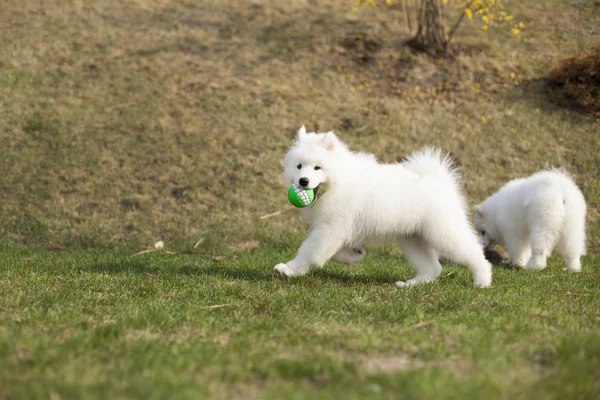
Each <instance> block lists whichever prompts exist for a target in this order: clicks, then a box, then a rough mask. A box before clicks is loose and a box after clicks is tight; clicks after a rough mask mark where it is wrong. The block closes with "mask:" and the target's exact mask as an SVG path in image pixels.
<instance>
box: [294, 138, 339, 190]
mask: <svg viewBox="0 0 600 400" xmlns="http://www.w3.org/2000/svg"><path fill="white" fill-rule="evenodd" d="M343 148H344V144H343V143H342V142H340V141H339V140H338V138H337V136H336V135H335V134H334V133H333V132H327V133H314V132H310V133H307V132H306V129H305V128H304V126H302V128H300V130H298V134H297V136H296V139H295V140H294V143H293V144H292V147H291V148H290V150H289V151H288V153H287V154H286V156H285V158H284V159H283V163H284V171H283V175H284V177H285V180H286V182H287V183H288V184H290V185H292V184H296V185H298V186H300V187H302V188H306V189H315V190H316V191H317V193H315V194H318V191H319V190H320V189H321V185H327V184H331V183H332V182H333V180H334V172H335V170H334V167H335V162H336V157H337V154H338V153H339V152H340V151H342V150H343Z"/></svg>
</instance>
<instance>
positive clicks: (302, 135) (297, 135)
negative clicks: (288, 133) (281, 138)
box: [296, 125, 306, 141]
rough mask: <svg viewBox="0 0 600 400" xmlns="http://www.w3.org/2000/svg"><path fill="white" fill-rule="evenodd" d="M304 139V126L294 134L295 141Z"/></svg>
mask: <svg viewBox="0 0 600 400" xmlns="http://www.w3.org/2000/svg"><path fill="white" fill-rule="evenodd" d="M304 137H306V128H305V127H304V125H302V127H301V128H300V129H298V133H297V134H296V140H297V141H301V140H302V139H304Z"/></svg>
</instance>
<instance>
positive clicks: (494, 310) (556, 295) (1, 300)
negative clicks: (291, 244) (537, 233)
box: [0, 244, 600, 399]
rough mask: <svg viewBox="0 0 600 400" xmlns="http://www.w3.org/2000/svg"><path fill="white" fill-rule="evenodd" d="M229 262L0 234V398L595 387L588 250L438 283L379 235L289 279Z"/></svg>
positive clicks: (265, 252)
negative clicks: (580, 259)
mask: <svg viewBox="0 0 600 400" xmlns="http://www.w3.org/2000/svg"><path fill="white" fill-rule="evenodd" d="M287 247H288V246H281V245H277V244H273V245H269V246H266V247H263V248H256V249H253V250H248V251H242V252H237V253H236V255H237V258H236V259H235V260H232V261H231V260H230V261H227V262H225V261H215V260H213V259H212V257H211V256H209V255H202V254H178V255H170V254H166V253H164V252H160V253H150V254H143V255H139V256H132V255H131V254H130V253H127V252H123V251H117V252H72V253H71V252H49V251H47V250H39V249H37V250H36V249H32V248H24V247H18V246H3V248H2V254H3V257H2V260H1V261H0V321H2V322H0V359H2V368H1V369H0V397H2V398H11V399H16V398H22V399H34V398H63V399H65V398H98V397H102V398H131V397H137V398H199V397H202V396H204V395H211V396H214V397H217V398H265V397H267V398H315V397H317V398H331V397H336V398H346V397H348V398H359V397H363V396H365V395H369V396H374V397H382V398H389V397H394V398H407V399H408V398H412V399H414V398H506V399H515V398H523V399H526V398H527V399H531V398H546V399H550V398H556V399H561V398H577V399H583V398H589V399H592V398H597V397H598V394H599V393H600V335H599V334H598V332H599V330H600V257H598V256H587V257H586V258H585V259H584V263H583V271H584V272H583V273H581V274H577V275H574V274H568V273H566V272H564V271H562V268H563V267H564V263H563V262H562V260H560V259H558V258H553V259H552V261H551V262H550V263H549V266H548V268H547V269H546V270H544V271H541V272H530V271H522V270H511V269H508V268H503V267H496V269H495V271H494V272H495V275H494V285H493V287H492V288H490V289H476V288H474V287H472V285H471V280H472V278H471V276H470V274H469V273H468V271H467V269H466V268H464V267H459V266H446V267H445V268H444V271H443V274H442V277H441V278H440V279H439V280H438V281H437V282H435V283H432V284H425V285H421V286H417V287H411V288H403V289H400V288H397V287H395V286H394V285H392V283H393V282H395V281H396V280H399V279H406V278H409V277H411V276H412V270H411V269H410V267H409V266H408V265H407V264H406V263H405V262H404V261H402V260H401V259H400V258H399V256H398V255H397V254H393V252H390V250H388V249H386V248H382V249H379V250H378V251H375V252H374V254H371V255H369V256H368V258H367V259H366V260H365V261H364V262H363V263H361V264H360V265H357V266H354V267H346V266H341V265H337V264H333V263H331V264H329V265H328V266H327V267H326V268H325V269H322V270H317V271H314V272H313V273H311V274H310V275H308V276H306V277H302V278H294V279H284V278H281V277H279V276H277V275H275V274H274V273H273V272H272V270H271V268H272V266H273V265H274V264H275V263H277V262H279V261H281V260H285V259H287V257H289V256H290V255H291V253H292V251H291V249H288V248H287Z"/></svg>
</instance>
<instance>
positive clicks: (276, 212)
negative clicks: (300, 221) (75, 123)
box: [258, 210, 283, 219]
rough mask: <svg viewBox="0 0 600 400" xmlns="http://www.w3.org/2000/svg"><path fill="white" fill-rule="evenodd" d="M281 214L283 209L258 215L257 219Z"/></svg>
mask: <svg viewBox="0 0 600 400" xmlns="http://www.w3.org/2000/svg"><path fill="white" fill-rule="evenodd" d="M281 214H283V211H281V210H279V211H275V212H273V213H271V214H265V215H261V216H260V217H258V219H267V218H271V217H276V216H278V215H281Z"/></svg>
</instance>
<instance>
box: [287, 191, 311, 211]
mask: <svg viewBox="0 0 600 400" xmlns="http://www.w3.org/2000/svg"><path fill="white" fill-rule="evenodd" d="M288 200H289V201H290V203H292V205H293V206H294V207H298V208H304V207H307V206H309V205H310V204H311V203H312V202H313V201H314V200H315V191H314V190H313V189H302V188H301V187H300V186H296V185H292V186H290V188H289V189H288Z"/></svg>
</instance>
